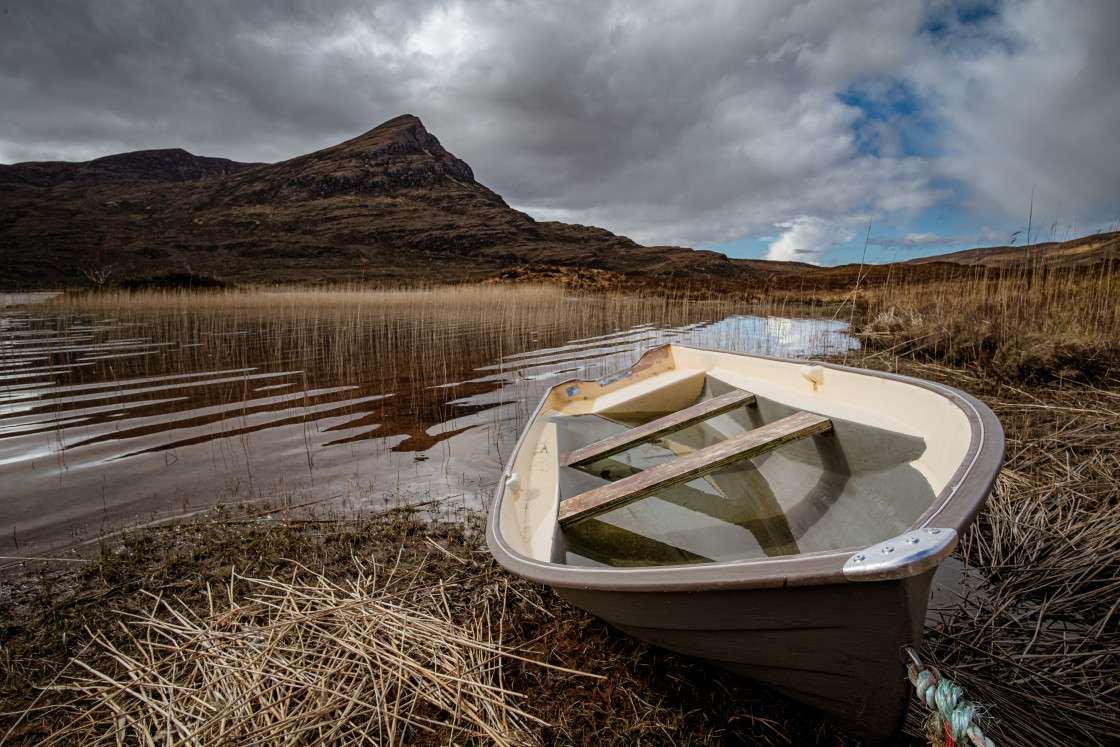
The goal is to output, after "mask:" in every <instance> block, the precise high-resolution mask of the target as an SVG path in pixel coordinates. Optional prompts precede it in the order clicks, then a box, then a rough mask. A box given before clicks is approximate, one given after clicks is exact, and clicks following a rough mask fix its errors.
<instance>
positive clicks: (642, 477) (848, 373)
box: [487, 345, 1004, 741]
mask: <svg viewBox="0 0 1120 747" xmlns="http://www.w3.org/2000/svg"><path fill="white" fill-rule="evenodd" d="M1003 453H1004V438H1003V430H1002V428H1001V427H1000V424H999V421H998V420H997V419H996V418H995V416H994V415H993V414H992V412H991V410H989V409H988V408H987V407H986V406H984V405H983V404H982V403H980V402H979V401H978V400H976V399H975V398H973V397H971V396H969V395H967V394H965V393H963V392H960V391H958V390H956V389H953V388H951V387H948V386H944V385H941V384H935V383H931V382H927V381H920V380H917V379H912V378H907V377H904V376H898V375H893V374H888V373H880V372H873V371H866V370H859V369H854V368H848V367H844V366H838V365H831V364H824V363H805V362H804V361H792V360H781V359H775V358H769V357H763V356H752V355H741V354H736V353H729V352H721V351H712V350H702V349H696V348H688V347H682V346H678V345H666V346H663V347H658V348H655V349H653V350H650V351H649V352H647V353H646V354H645V355H643V356H642V357H641V359H640V360H639V361H638V362H637V363H636V364H634V365H633V366H632V367H631V368H628V369H626V370H625V371H621V372H619V373H617V374H614V375H612V376H608V377H606V378H604V379H600V380H598V381H568V382H564V383H562V384H559V385H557V386H555V387H553V388H552V389H551V390H550V391H549V392H548V393H547V394H546V395H545V397H544V399H543V400H542V402H541V404H540V406H539V407H538V408H537V410H536V413H535V414H534V415H533V417H532V419H531V420H530V422H529V423H528V425H527V426H526V428H525V430H524V432H523V433H522V434H521V437H520V439H519V440H518V442H517V445H516V447H515V449H514V452H513V454H512V456H511V457H510V460H509V463H508V465H507V467H506V471H505V475H504V479H503V483H502V486H501V488H500V489H499V491H498V493H497V495H496V496H495V499H494V502H493V505H492V507H491V511H490V516H489V520H488V524H487V543H488V545H489V547H490V551H491V553H493V555H494V557H495V558H496V559H497V561H498V562H499V563H500V564H501V565H502V566H504V567H505V568H506V569H508V570H510V571H512V572H514V573H517V574H520V575H522V576H525V577H526V578H529V579H531V580H533V581H536V582H539V583H542V584H546V585H548V586H550V587H552V588H553V589H554V590H555V591H556V592H557V593H558V594H559V595H560V596H562V597H563V598H565V599H567V600H568V601H570V602H571V603H572V604H575V605H576V606H577V607H581V608H583V609H585V610H587V611H588V612H590V613H592V614H594V615H596V616H598V617H601V618H602V619H604V620H606V621H607V622H609V623H611V624H612V625H614V626H616V627H618V628H620V629H621V630H623V631H626V632H628V633H630V634H633V635H635V636H637V637H639V638H642V639H644V640H646V641H649V642H650V643H653V644H655V645H658V646H662V647H664V648H667V649H671V650H673V651H678V652H680V653H683V654H686V655H688V656H692V657H695V658H698V659H701V660H704V661H707V662H710V663H713V664H715V665H717V666H720V667H723V668H725V669H729V670H731V671H734V672H737V673H740V674H743V675H746V676H748V677H750V678H752V679H754V680H757V681H759V682H761V683H763V684H766V685H768V686H770V687H772V688H774V689H775V690H778V691H780V692H782V693H785V694H786V695H789V696H790V697H792V698H794V699H796V700H799V701H801V702H803V703H807V704H809V705H811V706H814V707H816V708H818V709H820V710H821V711H823V712H824V713H825V714H827V715H828V716H829V717H830V718H831V719H832V721H833V722H834V723H835V724H836V725H837V727H838V728H840V729H841V730H842V731H843V732H845V733H847V734H849V735H851V736H853V737H857V738H860V739H864V740H869V741H883V740H886V739H889V738H891V737H892V736H893V735H895V734H896V733H897V731H898V730H899V729H900V728H901V724H902V721H903V719H904V717H905V713H906V700H907V697H908V693H907V688H908V687H909V685H908V683H907V679H906V669H905V663H904V661H903V659H902V656H903V650H904V648H905V647H906V646H913V647H914V648H915V649H917V648H919V647H920V643H921V638H922V625H923V621H924V618H925V613H926V607H927V604H928V599H929V591H930V584H931V581H932V579H933V574H934V572H935V570H936V569H937V566H938V565H939V564H940V563H941V562H942V561H943V560H944V559H945V558H946V557H948V556H949V554H950V552H951V551H952V549H953V547H954V546H955V545H956V542H957V538H958V536H959V535H960V533H961V532H963V531H964V529H965V528H966V527H967V526H968V525H969V524H970V523H971V521H972V519H973V518H974V517H975V515H976V513H977V512H978V511H979V510H980V507H981V506H982V505H983V502H984V500H985V499H986V498H987V495H988V493H989V491H990V490H991V486H992V483H993V482H994V481H995V478H996V475H997V474H998V472H999V469H1000V465H1001V463H1002V461H1003Z"/></svg>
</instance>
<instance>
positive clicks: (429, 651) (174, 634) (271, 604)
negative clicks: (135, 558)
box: [44, 558, 594, 746]
mask: <svg viewBox="0 0 1120 747" xmlns="http://www.w3.org/2000/svg"><path fill="white" fill-rule="evenodd" d="M355 565H356V568H357V572H356V575H355V577H354V578H352V579H351V580H349V581H346V582H338V581H334V580H331V579H328V578H327V577H325V576H323V575H322V574H317V573H308V572H307V569H305V568H302V567H300V568H298V569H293V570H294V571H301V572H303V573H302V575H303V576H304V577H305V580H296V579H294V578H293V579H288V580H284V579H279V578H276V577H269V578H245V577H238V576H235V577H234V578H231V580H230V583H229V586H228V587H227V588H226V589H223V590H221V591H215V592H211V591H210V589H207V594H206V599H205V604H207V605H208V607H209V612H208V613H206V612H204V613H203V614H201V615H199V614H198V613H197V612H196V611H195V610H192V609H191V608H189V607H186V606H184V605H183V604H181V603H169V602H167V601H166V600H162V599H160V600H158V602H157V604H156V605H155V607H154V608H153V609H152V610H150V611H149V612H147V613H145V614H142V615H137V616H135V617H134V619H133V620H131V621H130V624H129V625H128V626H127V627H128V636H129V643H130V645H127V646H118V645H117V644H114V643H113V642H112V641H110V640H109V639H108V638H106V637H105V636H104V635H103V634H101V633H94V634H93V637H92V642H93V645H95V646H97V647H98V648H100V649H101V651H102V652H103V654H107V655H108V656H109V658H111V659H112V660H113V663H114V664H115V665H116V666H114V667H113V668H112V670H111V671H109V672H106V671H102V670H101V669H99V668H97V667H96V666H91V665H90V664H87V663H86V662H85V661H84V660H82V659H81V658H79V659H77V660H75V662H74V666H75V668H77V669H78V670H79V674H78V675H77V676H74V677H72V678H70V679H69V681H68V682H66V684H64V685H60V686H56V687H60V688H63V689H66V690H70V691H73V692H75V693H76V694H77V697H76V698H75V700H74V701H73V702H72V704H71V707H72V708H75V709H76V710H77V711H78V712H79V713H80V715H78V716H77V717H76V718H75V719H74V720H73V721H72V723H71V724H70V725H69V726H68V727H66V728H63V729H60V730H58V731H56V732H54V733H53V734H52V735H51V737H50V738H49V739H48V740H47V741H46V742H44V744H45V745H55V744H69V743H74V742H78V743H81V744H90V745H96V744H120V743H121V742H122V741H135V742H137V743H139V744H235V743H236V744H247V743H253V744H289V743H293V742H294V743H299V744H319V743H329V744H334V745H349V744H408V743H411V742H412V741H413V739H414V737H415V735H416V734H417V733H426V734H428V735H440V734H442V735H444V737H445V738H446V739H447V740H448V742H449V743H457V742H459V741H462V740H483V741H485V742H486V743H490V744H494V745H500V746H507V745H508V746H512V745H532V744H539V743H540V742H539V740H538V739H537V738H536V737H535V733H536V731H537V730H538V729H539V727H540V726H542V725H547V724H546V723H545V722H544V721H542V720H541V719H539V718H537V717H535V716H533V715H531V714H530V713H528V712H527V711H525V710H523V708H522V707H519V705H518V703H519V702H520V705H522V706H524V705H525V704H524V697H525V696H523V695H519V694H518V693H516V692H512V691H510V690H509V689H507V688H506V687H504V686H503V683H502V678H503V675H502V672H503V669H506V668H508V667H510V665H511V664H510V662H511V661H512V662H513V663H514V664H515V665H516V666H538V667H549V668H552V669H557V670H559V671H563V672H564V673H566V674H567V675H579V676H594V675H584V674H583V673H580V672H574V671H572V670H567V669H560V668H558V667H554V666H550V665H548V664H546V663H544V662H539V661H536V660H534V659H532V658H527V657H525V656H523V655H521V654H519V653H518V652H516V651H514V650H511V649H509V648H507V647H505V646H503V645H502V643H501V638H502V633H501V626H502V621H503V618H504V615H505V600H506V597H507V595H508V594H509V593H511V588H510V585H509V583H508V581H505V580H500V581H499V582H497V583H495V584H492V585H489V586H487V587H485V588H483V589H482V590H481V592H482V593H481V594H479V595H478V596H477V597H476V603H475V607H474V609H473V610H472V613H473V614H472V616H471V618H470V619H469V620H467V621H465V622H457V621H456V620H455V619H453V616H452V610H451V606H450V605H449V603H448V597H447V595H446V594H445V590H444V584H443V582H442V581H435V582H432V581H429V582H427V583H424V582H422V581H420V579H419V578H416V577H413V578H408V579H405V582H406V583H405V584H403V585H401V584H397V583H395V580H394V579H393V578H392V576H393V574H394V572H396V571H398V570H399V569H397V568H395V567H388V568H379V567H377V566H371V567H363V566H364V564H363V563H362V561H361V560H360V559H358V558H355ZM381 576H388V578H387V579H385V578H381ZM235 586H240V587H241V592H240V593H238V594H237V595H236V596H235ZM394 586H398V587H400V588H399V589H398V590H396V591H390V590H389V589H391V588H392V587H394ZM514 593H516V590H515V589H514ZM460 612H461V611H460ZM460 616H461V615H460Z"/></svg>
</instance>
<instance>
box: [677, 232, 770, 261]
mask: <svg viewBox="0 0 1120 747" xmlns="http://www.w3.org/2000/svg"><path fill="white" fill-rule="evenodd" d="M774 238H775V237H774V236H773V235H771V234H760V235H757V236H745V237H743V238H741V239H735V240H734V241H725V242H722V243H719V244H709V245H707V246H698V247H696V248H697V249H707V250H709V251H713V252H719V253H720V254H726V255H727V256H728V257H731V258H733V259H765V258H766V253H767V252H768V251H770V242H771V241H773V240H774Z"/></svg>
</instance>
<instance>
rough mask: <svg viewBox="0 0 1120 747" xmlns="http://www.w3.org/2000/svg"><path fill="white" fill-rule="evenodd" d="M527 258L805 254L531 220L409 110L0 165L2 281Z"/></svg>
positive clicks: (714, 261) (736, 267) (455, 272)
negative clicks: (324, 136)
mask: <svg viewBox="0 0 1120 747" xmlns="http://www.w3.org/2000/svg"><path fill="white" fill-rule="evenodd" d="M527 264H538V265H560V266H584V267H590V268H598V269H603V270H609V271H613V272H618V273H622V274H626V275H639V276H662V277H665V276H671V277H677V278H697V279H705V278H707V279H713V280H714V279H733V278H760V277H761V278H765V277H773V276H778V275H783V274H788V273H791V272H796V271H799V270H804V269H807V268H809V267H810V265H803V264H799V263H788V262H768V261H763V260H738V259H729V258H728V257H726V256H724V255H722V254H719V253H717V252H711V251H694V250H691V249H683V248H680V247H643V246H640V245H638V244H636V243H635V242H633V241H631V240H630V239H628V238H626V237H624V236H617V235H615V234H613V233H610V232H609V231H606V230H603V229H601V228H594V227H588V226H580V225H572V224H565V223H557V222H537V221H534V220H533V219H532V218H531V217H529V216H528V215H526V214H525V213H522V212H519V211H517V210H513V209H512V208H510V207H509V206H508V205H507V204H506V203H505V201H504V200H503V199H502V198H501V197H500V196H499V195H498V194H496V193H494V192H493V191H491V190H489V189H487V188H486V187H485V186H483V185H482V184H480V183H479V182H477V181H476V180H475V178H474V172H473V171H472V169H471V167H470V166H469V165H467V163H466V162H464V161H462V160H461V159H459V158H456V157H455V156H454V155H452V154H451V153H449V152H448V151H447V150H446V149H445V148H444V147H443V146H442V145H441V144H440V142H439V140H438V139H437V138H436V137H435V136H434V135H432V134H431V133H429V132H428V131H427V129H425V127H424V125H423V123H422V122H421V121H420V120H419V119H418V118H417V117H414V116H412V115H409V114H405V115H402V116H399V117H396V118H394V119H391V120H389V121H388V122H385V123H384V124H382V125H380V126H378V127H375V128H374V129H372V130H370V131H368V132H366V133H364V134H362V135H359V136H358V137H356V138H353V139H351V140H348V141H346V142H344V143H340V144H339V145H336V146H333V147H330V148H325V149H323V150H320V151H316V152H314V153H309V154H307V155H303V156H298V157H296V158H292V159H289V160H287V161H283V162H281V163H276V164H246V163H237V162H235V161H230V160H227V159H222V158H206V157H201V156H195V155H192V154H190V153H188V152H187V151H184V150H179V149H171V150H153V151H139V152H136V153H124V154H120V155H115V156H107V157H105V158H98V159H96V160H94V161H89V162H86V163H64V162H51V163H22V164H16V165H12V166H4V165H0V286H5V287H20V288H32V287H44V286H58V285H68V284H71V285H76V284H85V283H88V282H89V280H88V279H89V278H100V279H102V280H104V279H105V278H108V279H109V280H126V279H134V278H143V277H150V276H153V275H157V274H162V273H164V272H169V271H183V270H190V271H191V272H195V273H199V274H211V275H214V276H216V277H221V278H224V279H228V280H233V281H235V282H286V281H295V282H304V283H308V282H311V283H314V282H333V281H339V280H367V281H369V280H375V281H376V280H382V279H403V280H412V279H425V280H436V281H446V280H460V279H469V278H474V277H481V276H487V275H491V274H493V273H495V272H497V271H499V270H501V269H502V268H506V267H511V266H521V265H527Z"/></svg>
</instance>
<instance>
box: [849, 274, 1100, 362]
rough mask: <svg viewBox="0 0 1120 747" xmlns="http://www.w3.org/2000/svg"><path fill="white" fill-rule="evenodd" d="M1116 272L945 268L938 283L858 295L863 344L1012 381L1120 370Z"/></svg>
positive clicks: (897, 285) (896, 285)
mask: <svg viewBox="0 0 1120 747" xmlns="http://www.w3.org/2000/svg"><path fill="white" fill-rule="evenodd" d="M1117 299H1120V268H1117V267H1115V266H1112V265H1105V266H1101V267H1095V268H1085V269H1076V270H1050V271H1041V270H1040V271H1026V270H986V271H982V272H977V271H975V270H974V269H965V268H961V269H947V270H945V276H944V277H943V278H942V279H940V280H933V281H929V282H906V281H898V282H890V281H889V280H888V281H886V282H883V283H881V284H879V285H876V286H873V287H870V288H868V289H866V290H865V291H862V292H861V293H860V294H859V296H858V305H859V306H860V308H861V311H862V312H863V315H864V317H865V319H866V321H865V322H864V323H862V324H861V325H858V327H859V331H860V334H861V339H863V341H864V342H865V344H866V345H868V346H870V347H872V348H874V349H875V350H877V351H880V352H886V353H888V354H889V355H892V356H895V357H906V358H913V359H916V360H925V361H930V362H936V363H941V364H948V365H958V366H963V365H975V366H978V367H979V369H980V370H981V371H983V372H984V373H985V374H987V375H990V376H995V377H997V378H999V379H1001V380H1003V381H1006V382H1011V383H1028V384H1031V383H1033V384H1038V383H1044V382H1047V381H1052V380H1072V381H1082V382H1091V381H1095V380H1097V379H1099V378H1100V377H1101V376H1102V375H1105V374H1107V372H1108V371H1109V370H1113V369H1115V368H1117V367H1118V366H1120V335H1118V334H1117V331H1118V330H1120V303H1118V302H1117Z"/></svg>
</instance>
